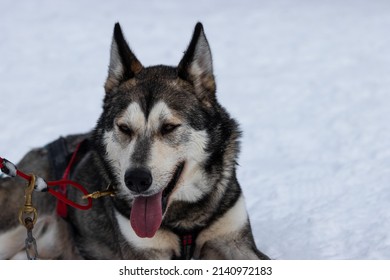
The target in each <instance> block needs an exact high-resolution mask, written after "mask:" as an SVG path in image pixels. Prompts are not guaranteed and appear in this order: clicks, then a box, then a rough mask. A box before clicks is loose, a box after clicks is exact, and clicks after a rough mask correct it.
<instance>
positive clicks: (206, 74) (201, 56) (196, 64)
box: [178, 22, 216, 104]
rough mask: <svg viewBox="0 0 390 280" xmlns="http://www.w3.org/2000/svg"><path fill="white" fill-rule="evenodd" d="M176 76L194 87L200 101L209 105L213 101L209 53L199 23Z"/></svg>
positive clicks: (211, 65)
mask: <svg viewBox="0 0 390 280" xmlns="http://www.w3.org/2000/svg"><path fill="white" fill-rule="evenodd" d="M178 75H179V77H180V78H181V79H183V80H186V81H188V82H190V83H191V84H192V85H193V86H194V88H195V93H196V94H197V96H198V98H199V99H200V100H201V101H203V102H205V103H206V104H210V102H212V101H213V100H214V99H215V91H216V87H215V80H214V74H213V62H212V57H211V51H210V47H209V44H208V42H207V39H206V35H205V34H204V31H203V26H202V24H201V23H200V22H198V23H197V24H196V26H195V30H194V34H193V35H192V39H191V42H190V45H189V46H188V48H187V51H186V52H185V54H184V56H183V58H182V59H181V61H180V63H179V66H178Z"/></svg>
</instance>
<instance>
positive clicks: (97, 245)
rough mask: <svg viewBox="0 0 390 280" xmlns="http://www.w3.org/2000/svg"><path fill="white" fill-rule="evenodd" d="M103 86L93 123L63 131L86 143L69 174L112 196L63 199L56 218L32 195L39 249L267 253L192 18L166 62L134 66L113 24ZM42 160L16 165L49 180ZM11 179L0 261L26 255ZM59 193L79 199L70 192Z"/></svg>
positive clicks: (15, 183)
mask: <svg viewBox="0 0 390 280" xmlns="http://www.w3.org/2000/svg"><path fill="white" fill-rule="evenodd" d="M105 92H106V95H105V99H104V104H103V113H102V115H101V117H100V119H99V120H98V122H97V125H96V127H95V129H94V130H93V131H92V132H91V133H89V134H86V135H78V136H70V137H67V138H66V141H67V142H66V143H67V144H66V145H68V148H69V150H72V149H74V146H75V145H76V143H77V142H78V141H79V140H80V139H86V140H87V142H88V148H87V150H86V151H85V152H84V153H83V155H82V156H81V158H79V159H78V161H77V165H76V166H75V168H74V170H73V172H72V177H71V179H72V180H74V181H76V182H79V183H80V184H82V185H83V186H84V187H85V188H86V189H87V190H88V191H89V192H90V193H92V192H95V191H104V190H105V189H106V188H107V186H110V187H111V188H113V189H114V190H115V196H112V197H104V198H100V199H99V200H95V201H94V203H93V207H92V208H91V209H90V210H88V211H80V210H77V209H73V208H70V207H69V208H68V214H67V217H66V218H61V217H59V216H58V215H57V212H56V209H55V200H54V198H52V197H51V196H50V195H48V194H45V193H34V205H35V206H36V208H37V209H38V211H39V218H38V221H37V223H36V225H35V227H34V231H33V234H34V236H35V238H36V239H37V247H38V252H39V257H40V258H46V259H180V258H182V259H188V258H193V259H268V257H267V256H266V255H264V254H263V253H261V252H260V251H259V250H258V249H257V248H256V245H255V242H254V239H253V235H252V231H251V226H250V222H249V218H248V214H247V211H246V208H245V202H244V197H243V194H242V191H241V188H240V185H239V183H238V181H237V178H236V160H237V154H238V152H239V138H240V131H239V129H238V125H237V123H236V121H235V120H233V119H232V118H231V117H230V116H229V114H228V113H227V112H226V110H225V109H224V108H223V107H222V106H221V105H220V104H219V103H218V101H217V98H216V86H215V79H214V75H213V65H212V59H211V52H210V48H209V44H208V42H207V39H206V36H205V34H204V31H203V27H202V24H201V23H198V24H197V25H196V27H195V30H194V33H193V37H192V39H191V42H190V44H189V46H188V49H187V50H186V52H185V54H184V56H183V58H182V60H181V61H180V63H179V64H178V66H177V67H170V66H163V65H158V66H151V67H144V66H143V65H142V64H141V63H140V61H139V60H138V59H137V58H136V56H135V55H134V53H133V52H132V51H131V50H130V48H129V46H128V44H127V43H126V41H125V39H124V36H123V34H122V31H121V28H120V25H119V24H118V23H117V24H116V25H115V28H114V35H113V40H112V45H111V57H110V64H109V71H108V78H107V81H106V83H105ZM50 162H51V160H50V156H49V154H48V149H47V148H46V147H43V148H39V149H35V150H33V151H31V152H30V153H28V154H27V155H26V156H25V158H24V159H23V160H22V161H21V162H20V163H19V165H18V167H19V169H20V170H26V171H30V172H33V173H35V174H38V175H39V176H41V177H42V178H53V175H52V174H53V170H52V169H53V166H52V165H51V164H50ZM57 179H58V178H57ZM20 184H21V181H20V179H11V178H6V179H1V180H0V207H1V211H0V258H1V259H17V258H25V252H24V239H25V237H26V229H25V228H24V227H22V226H21V225H18V224H17V212H18V210H17V209H18V207H19V206H20V205H21V204H22V203H23V202H22V200H23V190H22V188H21V187H20ZM67 195H68V197H69V198H70V199H71V200H74V201H76V202H79V203H83V202H82V199H81V197H80V194H79V193H78V192H76V191H72V189H70V190H69V191H68V194H67ZM188 246H189V248H188Z"/></svg>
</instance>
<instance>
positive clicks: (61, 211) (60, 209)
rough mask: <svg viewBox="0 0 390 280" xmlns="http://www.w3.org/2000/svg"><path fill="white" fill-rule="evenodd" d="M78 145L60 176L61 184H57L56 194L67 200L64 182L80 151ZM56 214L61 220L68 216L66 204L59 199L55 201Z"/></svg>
mask: <svg viewBox="0 0 390 280" xmlns="http://www.w3.org/2000/svg"><path fill="white" fill-rule="evenodd" d="M80 145H81V143H79V144H78V145H77V147H76V149H75V151H74V152H73V154H72V157H71V159H70V161H69V163H68V166H67V167H66V169H65V171H64V174H63V175H62V178H61V181H62V183H61V184H58V185H59V189H58V193H59V194H61V195H62V197H64V198H66V199H67V197H66V181H68V179H69V175H70V171H71V169H72V166H73V165H74V163H75V159H76V156H77V152H78V151H79V149H80ZM54 196H56V194H54ZM67 200H68V199H67ZM68 202H69V201H68ZM70 202H73V201H70ZM57 214H58V215H59V216H60V217H63V218H66V217H67V216H68V208H67V206H66V203H65V201H63V200H61V199H58V200H57Z"/></svg>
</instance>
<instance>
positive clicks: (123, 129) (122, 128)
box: [118, 124, 133, 136]
mask: <svg viewBox="0 0 390 280" xmlns="http://www.w3.org/2000/svg"><path fill="white" fill-rule="evenodd" d="M118 129H119V130H120V132H122V133H124V134H126V135H128V136H132V135H133V130H132V129H131V128H130V127H128V126H127V125H124V124H118Z"/></svg>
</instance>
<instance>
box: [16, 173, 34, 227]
mask: <svg viewBox="0 0 390 280" xmlns="http://www.w3.org/2000/svg"><path fill="white" fill-rule="evenodd" d="M30 177H31V179H30V182H29V184H28V186H27V188H26V190H25V192H24V193H25V195H24V199H25V200H24V205H23V206H22V207H21V208H20V209H19V223H20V224H21V225H23V226H25V227H26V228H27V225H26V222H25V218H26V217H28V216H29V215H32V217H31V219H32V223H33V225H35V222H36V221H37V219H38V212H37V209H36V208H35V207H33V205H32V193H33V191H34V187H35V181H36V178H35V175H30Z"/></svg>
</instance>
